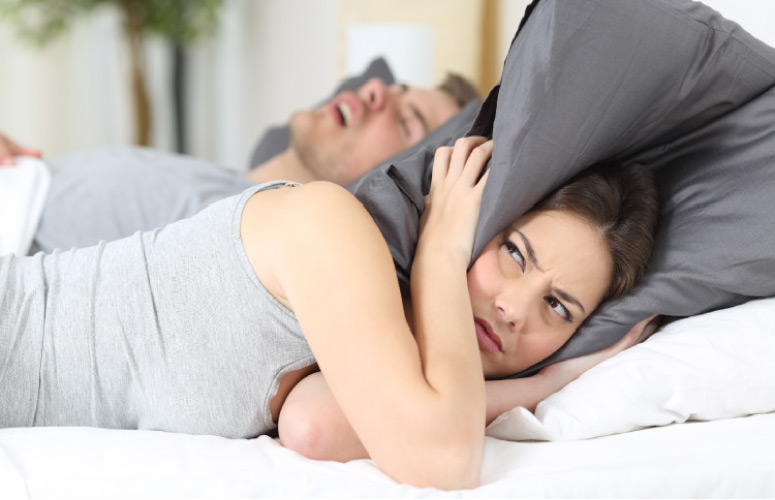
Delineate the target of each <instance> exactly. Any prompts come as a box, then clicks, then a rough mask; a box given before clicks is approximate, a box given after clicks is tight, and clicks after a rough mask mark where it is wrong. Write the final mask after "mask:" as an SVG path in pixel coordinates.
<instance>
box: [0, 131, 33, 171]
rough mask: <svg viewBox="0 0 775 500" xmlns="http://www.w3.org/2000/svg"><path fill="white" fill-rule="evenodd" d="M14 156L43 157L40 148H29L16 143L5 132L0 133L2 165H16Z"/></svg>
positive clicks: (0, 160)
mask: <svg viewBox="0 0 775 500" xmlns="http://www.w3.org/2000/svg"><path fill="white" fill-rule="evenodd" d="M14 156H34V157H36V158H40V157H41V152H40V150H37V149H33V148H27V147H24V146H20V145H18V144H16V143H15V142H14V141H12V140H11V139H9V138H8V137H6V136H5V135H3V134H0V166H5V167H10V166H13V165H16V160H15V159H14Z"/></svg>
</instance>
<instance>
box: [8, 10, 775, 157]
mask: <svg viewBox="0 0 775 500" xmlns="http://www.w3.org/2000/svg"><path fill="white" fill-rule="evenodd" d="M340 1H341V0H226V9H225V11H224V13H223V17H222V19H221V24H220V28H219V30H218V32H217V34H216V36H215V37H214V38H213V39H212V40H209V41H206V42H203V43H201V44H199V45H198V46H196V47H194V48H192V50H191V61H190V65H191V66H190V78H191V79H192V84H191V90H190V94H189V100H190V118H191V123H190V125H189V138H188V139H189V141H188V142H189V146H190V148H191V151H192V153H193V154H195V155H197V156H200V157H202V158H205V159H208V160H211V161H214V162H216V163H219V164H223V165H225V166H229V167H231V168H234V169H235V170H243V169H245V168H246V167H247V160H248V157H249V154H250V151H251V148H252V146H253V144H254V142H255V140H256V138H257V137H258V135H259V134H260V133H261V131H262V130H263V129H264V128H265V127H266V126H268V125H270V124H272V123H277V122H283V121H285V120H286V119H287V117H288V116H289V114H290V113H291V111H293V110H294V109H297V108H299V107H300V106H308V105H311V104H312V103H314V102H316V101H318V100H319V99H320V98H321V97H322V96H324V95H327V94H328V93H329V92H330V91H331V89H332V88H333V87H334V86H335V84H336V82H337V81H338V80H339V79H340V78H341V77H342V76H343V75H342V74H341V72H342V71H343V64H341V62H342V61H341V58H342V54H341V51H342V50H343V47H342V37H341V36H340V33H339V32H338V30H339V28H340V26H339V25H338V22H339V19H340V15H339V14H340V13H339V9H340ZM364 1H365V0H364ZM706 2H707V3H708V4H709V5H711V6H712V7H714V8H716V9H718V10H719V11H721V12H722V13H723V14H724V15H725V16H727V17H729V18H731V19H733V20H735V21H737V22H739V23H740V24H742V26H743V27H745V28H746V29H748V30H749V31H750V32H751V33H753V34H754V35H755V36H758V37H759V38H761V39H763V40H765V41H766V42H767V43H769V44H770V45H773V46H775V0H744V1H741V0H706ZM528 3H529V0H498V3H497V9H498V26H497V30H498V47H499V48H498V50H499V51H500V53H499V54H498V60H499V64H502V61H503V59H504V58H505V55H506V51H507V50H508V47H509V42H510V41H511V38H512V37H513V34H514V32H515V31H516V28H517V26H518V24H519V21H520V19H521V17H522V14H523V12H524V9H525V6H526V5H527V4H528ZM119 23H120V19H119V17H118V15H117V13H116V12H115V11H114V10H112V9H106V8H102V9H99V10H98V11H96V12H95V13H94V14H93V15H92V16H89V17H85V18H83V19H82V20H81V22H79V23H78V24H77V26H75V29H73V30H72V32H71V33H70V34H69V35H67V36H65V37H64V38H62V39H60V40H59V41H57V42H56V43H54V44H53V45H51V46H50V47H48V48H47V49H45V50H37V49H33V48H31V47H29V46H28V45H25V44H23V43H22V42H20V41H18V40H17V39H16V38H15V36H14V34H13V30H12V29H11V28H10V27H9V26H7V25H5V24H0V64H1V66H0V68H2V70H1V71H2V76H0V131H1V132H6V133H8V134H9V135H11V136H12V137H14V138H17V139H18V140H19V141H20V142H23V143H24V144H28V145H30V146H36V147H41V148H42V149H43V150H44V152H45V153H46V154H48V155H49V156H55V155H59V154H63V153H68V152H71V151H76V150H80V149H84V148H89V147H95V146H103V145H123V144H131V142H132V134H133V128H132V119H133V118H132V109H131V106H130V101H129V92H128V89H127V78H126V71H127V54H126V48H125V45H124V43H123V39H122V37H121V34H120V33H121V32H120V24H119ZM147 56H148V65H149V67H150V69H151V75H150V78H149V83H150V86H151V94H152V100H153V103H154V108H155V112H156V119H155V124H156V127H155V130H154V133H153V145H154V146H156V147H159V148H162V149H172V147H173V140H174V138H173V136H172V132H171V130H172V129H171V116H170V112H169V103H170V102H171V99H170V95H169V89H168V83H167V82H168V75H167V72H168V71H169V52H168V50H167V47H166V46H165V45H164V44H163V43H161V42H160V41H159V40H152V41H150V42H149V43H148V45H147Z"/></svg>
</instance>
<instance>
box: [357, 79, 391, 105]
mask: <svg viewBox="0 0 775 500" xmlns="http://www.w3.org/2000/svg"><path fill="white" fill-rule="evenodd" d="M358 94H359V97H360V98H361V99H362V100H363V102H364V103H365V104H366V107H367V108H368V109H369V111H379V110H380V109H382V108H383V107H384V106H385V103H386V102H387V98H388V87H387V85H385V82H383V81H382V80H380V79H379V78H372V79H371V80H369V81H368V82H366V83H364V84H363V85H362V86H361V88H360V90H359V91H358Z"/></svg>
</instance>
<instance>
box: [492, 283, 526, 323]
mask: <svg viewBox="0 0 775 500" xmlns="http://www.w3.org/2000/svg"><path fill="white" fill-rule="evenodd" d="M528 300H529V299H528V298H527V297H526V294H525V293H522V292H521V291H520V290H515V289H510V290H505V291H504V292H502V293H501V294H500V295H498V297H497V298H496V300H495V309H496V313H497V316H498V319H499V320H500V321H501V322H502V323H503V324H504V325H505V326H506V327H508V328H509V329H511V330H518V329H520V328H522V325H523V324H524V323H525V316H526V315H527V310H528V307H527V306H528Z"/></svg>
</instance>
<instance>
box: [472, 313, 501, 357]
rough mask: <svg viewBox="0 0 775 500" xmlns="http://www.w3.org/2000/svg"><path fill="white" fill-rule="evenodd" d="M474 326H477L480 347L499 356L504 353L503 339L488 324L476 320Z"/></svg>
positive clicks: (481, 320)
mask: <svg viewBox="0 0 775 500" xmlns="http://www.w3.org/2000/svg"><path fill="white" fill-rule="evenodd" d="M474 325H476V339H477V340H478V341H479V345H481V346H482V347H484V349H485V350H487V351H489V352H492V353H496V354H497V353H501V352H503V344H502V343H501V339H500V337H498V335H497V334H496V333H495V332H494V331H493V329H492V327H491V326H490V324H489V323H488V322H486V321H485V320H483V319H479V318H474Z"/></svg>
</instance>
